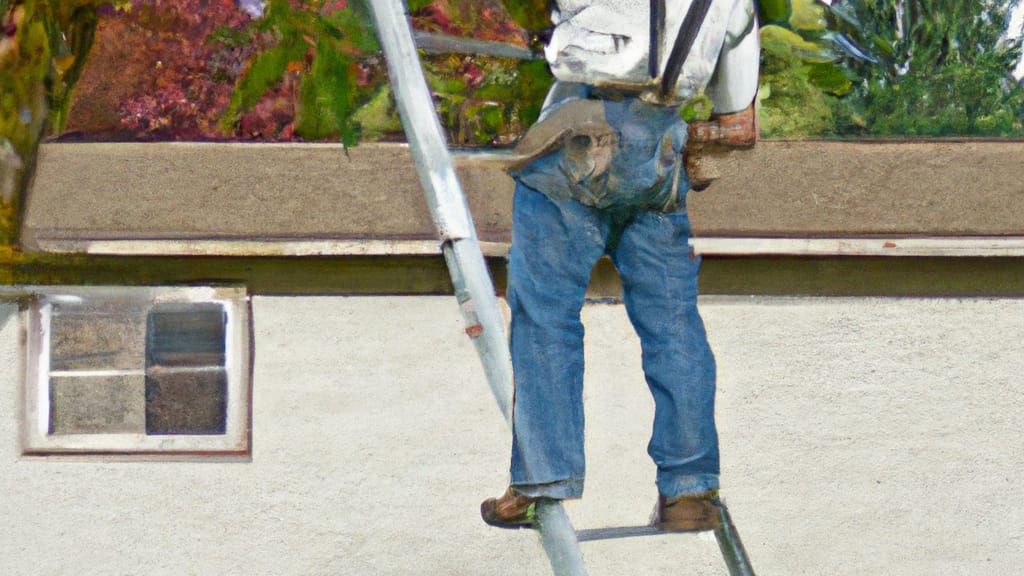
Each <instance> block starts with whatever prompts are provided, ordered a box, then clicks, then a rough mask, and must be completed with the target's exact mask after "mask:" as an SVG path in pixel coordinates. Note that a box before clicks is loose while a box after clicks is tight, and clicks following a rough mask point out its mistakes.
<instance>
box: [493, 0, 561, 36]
mask: <svg viewBox="0 0 1024 576" xmlns="http://www.w3.org/2000/svg"><path fill="white" fill-rule="evenodd" d="M551 4H552V3H551V2H549V1H548V0H501V5H502V6H503V7H504V8H505V10H506V11H508V13H509V16H511V17H512V21H513V22H515V23H516V24H518V25H519V26H520V27H522V28H524V29H526V30H529V31H531V32H534V33H536V32H538V31H541V30H545V29H547V28H550V27H551Z"/></svg>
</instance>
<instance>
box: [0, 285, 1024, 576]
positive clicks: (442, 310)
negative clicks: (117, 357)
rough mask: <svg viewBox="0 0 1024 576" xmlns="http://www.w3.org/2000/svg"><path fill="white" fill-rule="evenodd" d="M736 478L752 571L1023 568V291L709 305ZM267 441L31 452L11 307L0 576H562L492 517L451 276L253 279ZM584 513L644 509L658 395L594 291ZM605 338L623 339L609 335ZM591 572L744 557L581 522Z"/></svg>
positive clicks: (499, 475) (585, 518) (642, 516)
mask: <svg viewBox="0 0 1024 576" xmlns="http://www.w3.org/2000/svg"><path fill="white" fill-rule="evenodd" d="M702 306H703V308H702V309H703V312H704V316H705V320H706V323H707V326H708V331H709V334H710V338H711V340H712V345H713V346H714V348H715V350H716V353H717V357H718V362H719V375H720V378H719V380H720V384H719V403H718V411H719V426H720V432H721V442H722V448H723V467H724V469H723V483H724V492H723V494H724V496H725V498H726V500H727V501H728V503H729V506H730V509H731V511H732V514H733V517H734V519H735V520H736V523H737V525H738V527H739V530H740V534H741V535H742V536H743V538H744V541H745V543H746V546H747V549H748V551H749V553H750V556H751V559H752V561H753V564H754V566H755V569H756V570H757V572H758V574H766V575H772V574H775V575H784V576H792V575H800V574H807V575H814V576H818V575H822V574H829V575H849V576H854V575H856V576H863V575H873V574H886V575H901V576H903V575H921V576H924V575H928V576H931V575H934V574H971V575H984V574H990V575H999V576H1002V575H1005V574H1012V573H1016V572H1017V571H1019V568H1020V566H1021V565H1022V564H1024V480H1022V479H1021V477H1020V470H1022V469H1024V443H1022V442H1021V439H1020V425H1019V423H1018V420H1019V414H1020V413H1021V412H1022V409H1024V387H1022V386H1021V384H1020V375H1021V374H1024V354H1022V353H1021V344H1020V342H1022V341H1024V300H1015V299H1004V300H899V299H808V298H799V299H796V298H794V299H769V298H726V297H712V298H707V299H705V300H704V301H703V302H702ZM254 322H255V336H256V359H255V380H254V399H255V400H254V401H255V404H254V407H253V425H254V431H253V446H254V448H253V453H252V458H251V461H248V460H243V461H229V462H225V461H219V462H198V461H197V462H138V461H135V462H123V461H122V462H111V461H102V460H82V459H78V460H67V459H64V460H60V459H50V460H47V459H39V458H23V457H20V456H19V448H18V440H17V438H18V411H19V410H18V402H19V392H18V390H19V378H20V377H19V367H18V366H19V361H18V321H17V314H16V306H14V305H11V304H3V303H0V526H3V528H2V530H0V574H15V575H22V574H25V575H35V574H45V575H59V574H69V575H70V574H73V575H75V576H79V575H89V574H99V575H107V574H147V575H169V576H170V575H175V576H177V575H180V574H201V575H208V574H231V575H236V574H237V575H243V574H244V575H260V574H267V575H270V574H273V575H291V574H295V575H299V574H301V575H309V574H353V575H355V574H358V575H362V574H484V575H488V574H493V575H499V574H511V573H520V574H543V573H546V571H547V562H546V559H545V558H544V556H543V553H542V550H541V548H540V545H539V543H538V542H537V539H536V536H535V534H533V533H531V532H530V531H518V532H509V531H502V530H497V529H493V528H489V527H486V526H485V525H484V524H482V523H481V522H480V521H479V519H478V516H477V506H478V503H479V501H480V500H481V499H483V498H485V497H487V496H490V495H493V494H496V493H498V492H499V491H501V490H502V489H503V487H504V485H505V483H506V481H507V472H506V466H507V451H508V435H507V432H506V430H505V427H504V424H503V423H502V421H501V418H500V415H499V414H498V411H497V408H496V406H495V405H494V403H493V401H492V400H491V399H490V397H489V392H488V391H487V388H486V386H485V385H484V383H483V380H482V376H481V374H482V372H481V370H480V369H479V366H478V364H477V360H476V358H475V356H474V353H473V350H472V347H471V345H470V343H469V341H468V340H467V339H466V338H465V336H464V334H463V332H462V325H461V319H460V317H459V314H458V311H457V307H456V304H455V301H454V299H453V298H451V297H389V298H383V297H373V298H370V297H360V298H341V297H333V298H269V297H257V298H256V299H255V300H254ZM585 323H586V326H587V330H588V333H587V346H588V348H587V350H588V359H589V362H590V363H589V364H588V374H587V391H586V394H587V402H588V404H587V414H588V454H589V460H588V465H589V483H588V487H587V494H586V496H585V498H584V499H583V500H582V501H580V502H574V503H570V504H569V505H568V506H567V509H568V511H569V513H570V515H571V516H572V517H573V518H574V519H575V521H576V523H577V526H578V527H580V528H593V527H602V526H609V525H635V524H642V523H644V522H645V521H646V519H647V515H648V513H649V512H650V508H651V505H652V503H653V499H654V496H655V494H654V487H653V470H652V465H651V464H650V463H649V461H648V460H647V457H646V454H645V453H644V448H645V444H646V438H647V434H648V431H649V426H650V421H649V420H650V413H651V405H650V399H649V394H648V393H647V392H646V389H645V385H644V383H643V380H642V378H641V376H640V372H639V348H638V344H637V342H636V340H635V338H634V337H633V336H632V332H631V330H630V328H629V326H628V322H627V321H626V319H625V312H624V310H623V309H622V307H621V306H618V305H593V306H588V307H587V308H586V310H585ZM608 350H614V353H609V352H608ZM583 551H584V555H585V557H586V559H587V560H588V563H589V566H590V574H591V575H602V574H608V575H611V574H618V575H621V574H641V575H642V574H670V573H671V574H725V569H724V567H723V566H722V565H721V561H720V560H719V558H718V553H717V547H716V545H715V543H714V540H713V538H711V537H710V536H708V535H697V536H693V535H683V536H679V535H676V536H665V537H662V536H659V537H652V538H642V539H636V540H630V541H619V542H601V543H586V544H584V549H583Z"/></svg>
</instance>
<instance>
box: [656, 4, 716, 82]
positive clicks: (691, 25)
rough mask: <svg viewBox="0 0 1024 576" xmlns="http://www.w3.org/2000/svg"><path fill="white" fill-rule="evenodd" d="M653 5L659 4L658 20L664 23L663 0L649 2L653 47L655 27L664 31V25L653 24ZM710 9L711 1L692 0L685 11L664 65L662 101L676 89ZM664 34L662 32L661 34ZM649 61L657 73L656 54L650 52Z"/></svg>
mask: <svg viewBox="0 0 1024 576" xmlns="http://www.w3.org/2000/svg"><path fill="white" fill-rule="evenodd" d="M655 4H659V6H658V8H659V9H660V10H659V14H658V15H657V16H658V19H659V20H661V21H662V22H663V21H664V7H665V3H664V0H660V1H659V0H651V20H652V22H651V32H652V35H651V46H652V48H653V46H654V37H655V34H653V32H657V30H656V28H655V27H656V26H658V27H660V28H661V29H664V24H663V23H661V24H655V23H654V21H653V20H654V16H655V14H654V9H655V6H654V5H655ZM710 8H711V0H693V3H692V4H690V8H689V9H688V10H687V11H686V17H685V18H683V24H682V26H680V27H679V35H678V36H676V42H675V44H674V45H673V46H672V52H670V53H669V55H668V62H667V63H666V64H665V74H664V76H662V77H661V89H660V90H659V92H660V95H661V97H662V99H668V98H669V97H670V96H671V95H672V92H673V91H674V90H675V88H676V82H677V81H678V80H679V74H680V72H682V70H683V62H685V61H686V57H687V56H688V55H689V54H690V48H692V47H693V43H694V41H695V40H696V39H697V33H698V32H700V27H701V26H702V25H703V24H704V17H705V16H707V15H708V10H709V9H710ZM661 33H662V34H663V33H664V32H663V31H662V32H661ZM650 60H651V61H653V62H654V64H653V67H652V68H651V69H652V70H655V71H657V66H658V59H657V52H652V53H651V55H650Z"/></svg>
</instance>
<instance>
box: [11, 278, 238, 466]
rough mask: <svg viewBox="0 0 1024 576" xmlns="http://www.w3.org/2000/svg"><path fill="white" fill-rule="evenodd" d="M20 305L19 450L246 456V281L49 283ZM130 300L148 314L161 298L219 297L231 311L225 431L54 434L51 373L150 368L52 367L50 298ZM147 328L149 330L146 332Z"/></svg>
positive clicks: (205, 300) (227, 336)
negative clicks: (209, 284)
mask: <svg viewBox="0 0 1024 576" xmlns="http://www.w3.org/2000/svg"><path fill="white" fill-rule="evenodd" d="M30 293H31V297H30V298H29V299H28V302H27V305H26V306H24V307H23V310H22V319H23V320H22V322H23V324H22V326H23V330H24V332H23V340H22V341H23V342H24V354H25V355H24V361H25V365H24V366H25V368H24V380H23V386H22V390H23V402H22V407H23V410H24V413H23V417H22V454H23V455H26V456H32V455H59V454H148V455H161V454H167V455H181V454H204V455H216V454H223V455H240V454H248V453H249V452H250V449H251V436H252V432H251V429H252V426H251V417H252V408H251V399H252V321H251V318H252V313H251V301H250V299H249V297H248V295H247V293H246V290H245V289H244V288H242V287H125V286H102V287H98V286H97V287H68V286H60V287H48V288H35V289H32V290H31V291H30ZM90 297H91V298H93V299H97V298H102V299H114V298H125V299H131V300H133V301H134V302H133V303H134V304H141V305H142V306H143V307H144V309H145V311H146V314H148V312H149V311H150V310H151V309H152V308H153V307H154V306H155V305H157V304H164V303H168V302H172V303H183V304H188V303H196V304H199V303H209V302H214V303H218V304H220V305H221V306H223V308H224V312H225V314H226V319H227V322H226V326H225V363H224V366H225V369H226V372H227V406H226V422H225V432H224V434H160V435H155V434H146V433H145V430H142V431H141V432H139V433H131V432H124V433H69V434H51V433H50V432H49V431H50V418H51V414H50V411H51V398H50V392H51V388H50V376H51V374H52V373H53V372H60V374H61V375H62V376H74V375H75V374H76V373H78V374H79V375H100V376H102V375H110V376H118V375H132V376H135V375H141V376H143V377H144V376H145V373H146V370H145V368H144V367H143V368H141V369H124V370H120V369H116V368H115V369H111V370H98V371H97V370H63V371H54V370H51V369H50V366H51V348H50V346H51V342H50V336H51V334H52V330H51V327H52V320H53V304H54V303H59V302H60V301H61V300H64V301H66V302H76V301H77V302H82V301H88V299H89V298H90ZM143 332H145V331H143Z"/></svg>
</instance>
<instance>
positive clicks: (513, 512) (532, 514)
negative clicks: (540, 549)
mask: <svg viewBox="0 0 1024 576" xmlns="http://www.w3.org/2000/svg"><path fill="white" fill-rule="evenodd" d="M537 500H539V498H533V497H530V496H527V495H525V494H520V493H519V492H516V490H515V488H513V487H511V486H509V487H508V490H506V491H505V493H504V494H502V495H501V496H498V497H497V498H488V499H487V500H484V501H483V502H482V503H481V504H480V516H481V517H482V518H483V519H484V522H486V523H488V524H490V525H491V526H497V527H498V528H533V527H534V525H535V523H536V521H537V515H536V503H537Z"/></svg>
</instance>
